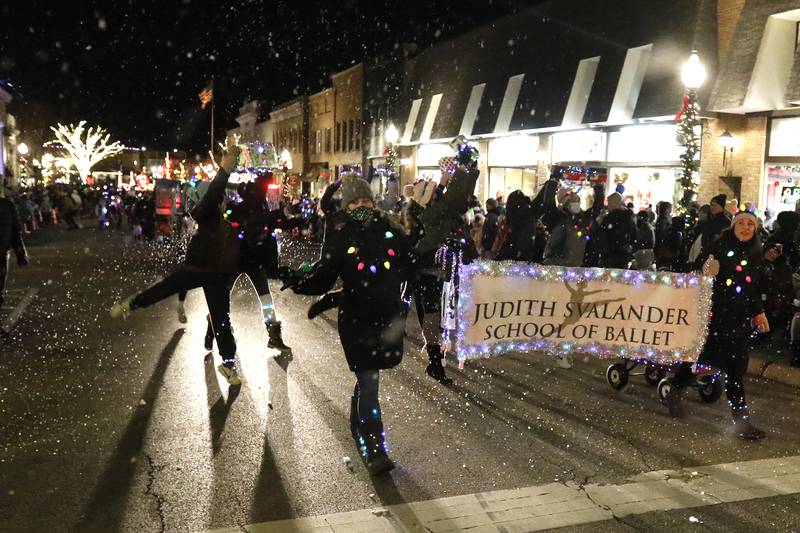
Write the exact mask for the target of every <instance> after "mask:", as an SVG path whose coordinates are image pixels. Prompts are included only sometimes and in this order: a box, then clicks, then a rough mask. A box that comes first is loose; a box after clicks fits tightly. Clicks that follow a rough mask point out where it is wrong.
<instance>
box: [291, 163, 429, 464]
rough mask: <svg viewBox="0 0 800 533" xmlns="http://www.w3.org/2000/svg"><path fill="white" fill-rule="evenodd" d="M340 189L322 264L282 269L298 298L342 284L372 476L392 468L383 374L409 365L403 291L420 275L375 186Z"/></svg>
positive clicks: (357, 413) (359, 421) (344, 337)
mask: <svg viewBox="0 0 800 533" xmlns="http://www.w3.org/2000/svg"><path fill="white" fill-rule="evenodd" d="M341 189H342V205H343V206H345V210H346V211H345V214H346V216H345V217H344V218H343V219H341V221H339V222H338V223H337V224H336V227H335V228H334V231H331V232H330V233H328V234H327V235H326V240H325V245H324V248H323V250H322V255H321V258H320V260H319V261H318V262H317V263H316V264H315V265H314V266H313V267H312V268H311V269H310V271H308V272H304V271H303V270H302V269H301V271H298V272H296V273H295V272H290V271H289V269H288V267H282V269H283V271H284V274H283V276H284V283H285V286H287V287H291V288H292V290H293V291H294V292H295V293H297V294H306V295H321V294H325V293H326V292H327V291H329V290H330V289H331V288H332V287H333V286H334V284H335V283H336V281H337V279H339V278H341V279H342V292H341V296H340V297H339V298H338V300H339V317H338V329H339V339H340V340H341V343H342V348H343V349H344V355H345V358H346V359H347V364H348V366H349V368H350V370H351V371H353V372H354V373H355V375H356V385H355V389H354V391H353V396H352V397H351V399H350V431H351V434H352V436H353V439H355V441H356V445H357V446H358V448H359V451H360V452H361V454H362V456H363V457H364V458H365V459H366V463H367V467H368V468H369V471H370V473H371V474H372V475H379V474H382V473H384V472H388V471H389V470H391V469H392V468H394V463H392V461H391V460H390V459H389V457H388V455H387V453H386V442H385V434H384V430H383V419H382V416H381V408H380V403H379V391H378V386H379V378H380V371H381V370H385V369H389V368H393V367H395V366H397V365H398V364H399V363H400V362H401V361H402V358H403V338H404V336H405V316H406V313H405V309H404V307H403V301H402V298H401V294H402V285H403V284H404V283H406V282H408V281H409V280H410V278H411V277H412V275H413V274H414V266H415V262H416V256H415V254H414V253H413V250H412V249H411V244H410V243H409V241H408V239H407V238H406V236H405V234H404V233H403V230H402V228H401V227H400V226H399V225H396V224H395V223H394V222H393V221H392V220H391V219H390V218H389V217H388V216H387V215H386V214H385V213H383V212H382V211H380V210H378V209H375V204H374V200H373V196H372V189H371V188H370V185H369V183H367V182H366V181H364V180H363V179H361V178H357V177H355V176H353V177H351V178H349V179H346V180H343V181H342V186H341Z"/></svg>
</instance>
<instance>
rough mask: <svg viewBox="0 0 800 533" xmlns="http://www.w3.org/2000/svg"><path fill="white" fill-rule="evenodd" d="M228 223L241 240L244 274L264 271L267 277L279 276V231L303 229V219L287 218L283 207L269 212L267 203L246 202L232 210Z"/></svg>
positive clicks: (274, 277)
mask: <svg viewBox="0 0 800 533" xmlns="http://www.w3.org/2000/svg"><path fill="white" fill-rule="evenodd" d="M227 221H229V222H230V223H231V227H232V229H234V230H236V231H238V232H239V235H240V236H241V237H242V238H241V239H240V240H241V241H242V251H241V257H242V265H241V268H242V270H243V271H250V270H258V269H265V270H266V271H267V276H269V277H270V278H272V279H276V278H277V277H278V240H277V238H276V236H275V231H276V230H281V231H289V230H292V229H293V228H296V227H300V225H301V224H302V222H303V219H302V217H291V218H290V217H288V216H287V215H286V214H285V213H284V209H283V208H279V209H275V210H273V211H270V210H269V209H268V207H267V205H266V203H264V202H252V203H248V202H243V203H240V204H238V205H236V206H234V207H232V208H231V213H230V214H229V215H228V218H227Z"/></svg>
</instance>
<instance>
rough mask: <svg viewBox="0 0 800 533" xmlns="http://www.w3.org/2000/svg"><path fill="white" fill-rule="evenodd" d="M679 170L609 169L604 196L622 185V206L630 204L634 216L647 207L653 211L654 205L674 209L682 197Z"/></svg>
mask: <svg viewBox="0 0 800 533" xmlns="http://www.w3.org/2000/svg"><path fill="white" fill-rule="evenodd" d="M680 176H681V169H680V168H647V167H645V168H635V167H624V168H622V167H616V168H612V169H611V171H610V173H609V176H608V182H607V183H606V195H608V194H611V193H612V192H614V191H615V190H616V188H617V185H619V184H622V186H623V187H625V191H624V192H623V193H622V197H623V200H624V202H625V203H626V204H627V203H629V202H630V203H633V210H634V212H638V211H641V210H642V209H647V208H648V207H650V208H651V209H652V210H653V211H655V210H656V204H657V203H658V202H669V203H671V204H672V205H675V204H676V203H677V202H678V200H680V198H681V197H682V196H683V194H682V192H681V188H680Z"/></svg>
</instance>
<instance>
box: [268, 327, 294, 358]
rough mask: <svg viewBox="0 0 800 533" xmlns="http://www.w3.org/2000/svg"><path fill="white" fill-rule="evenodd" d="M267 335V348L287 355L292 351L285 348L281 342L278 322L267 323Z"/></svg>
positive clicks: (281, 337) (281, 333)
mask: <svg viewBox="0 0 800 533" xmlns="http://www.w3.org/2000/svg"><path fill="white" fill-rule="evenodd" d="M266 326H267V333H268V334H269V343H268V344H267V347H268V348H274V349H276V350H280V351H281V353H289V352H291V351H292V349H291V348H289V347H288V346H286V344H285V343H284V342H283V331H282V329H281V323H280V322H277V321H276V322H267V323H266Z"/></svg>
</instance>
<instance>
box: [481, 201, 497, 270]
mask: <svg viewBox="0 0 800 533" xmlns="http://www.w3.org/2000/svg"><path fill="white" fill-rule="evenodd" d="M499 227H500V210H499V209H498V207H497V200H495V199H494V198H488V199H487V200H486V217H485V218H484V220H483V234H482V236H481V249H482V250H483V253H484V257H490V256H489V254H490V252H491V250H492V247H493V246H494V241H495V239H496V238H497V231H498V229H499ZM490 258H491V257H490Z"/></svg>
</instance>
